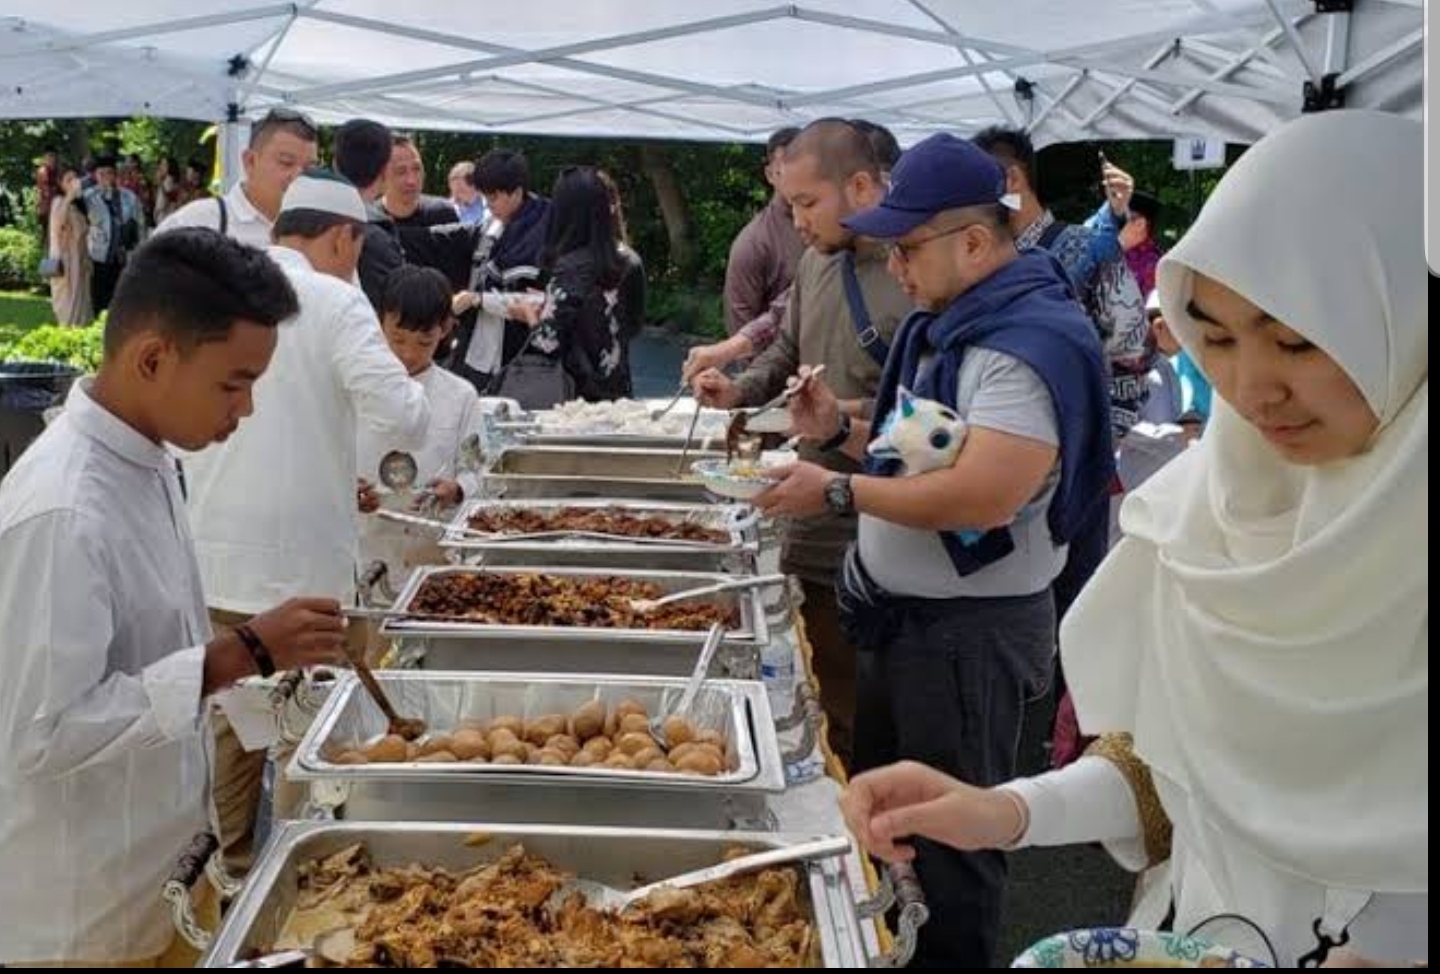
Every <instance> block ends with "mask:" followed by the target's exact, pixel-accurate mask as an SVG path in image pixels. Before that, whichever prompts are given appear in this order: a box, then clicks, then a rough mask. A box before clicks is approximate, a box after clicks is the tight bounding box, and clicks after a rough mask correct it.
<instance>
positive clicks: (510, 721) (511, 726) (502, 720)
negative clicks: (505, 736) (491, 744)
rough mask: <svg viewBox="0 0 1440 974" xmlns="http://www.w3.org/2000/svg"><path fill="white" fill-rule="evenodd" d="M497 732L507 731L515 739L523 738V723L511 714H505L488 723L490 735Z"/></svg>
mask: <svg viewBox="0 0 1440 974" xmlns="http://www.w3.org/2000/svg"><path fill="white" fill-rule="evenodd" d="M497 730H508V731H509V732H510V733H512V734H514V735H515V736H516V737H523V736H524V735H525V721H523V720H521V719H520V718H519V717H516V716H514V715H513V714H505V715H504V716H501V717H496V718H495V719H494V720H492V721H490V733H492V734H493V733H495V732H496V731H497Z"/></svg>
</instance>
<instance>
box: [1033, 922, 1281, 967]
mask: <svg viewBox="0 0 1440 974" xmlns="http://www.w3.org/2000/svg"><path fill="white" fill-rule="evenodd" d="M1010 966H1011V967H1268V966H1269V965H1267V964H1262V963H1260V962H1259V961H1255V960H1251V959H1250V958H1248V957H1242V956H1240V955H1239V954H1237V953H1235V952H1234V951H1233V950H1229V949H1227V948H1224V947H1216V946H1215V945H1213V944H1211V943H1209V942H1207V941H1204V940H1197V939H1195V938H1193V937H1182V936H1180V935H1179V934H1170V933H1153V932H1150V931H1147V930H1130V929H1126V928H1108V929H1092V930H1074V931H1071V932H1070V933H1062V934H1058V935H1057V936H1054V937H1050V938H1049V939H1048V940H1042V941H1041V942H1040V943H1038V944H1036V945H1035V946H1034V947H1031V948H1030V949H1029V950H1027V951H1026V952H1025V953H1023V954H1021V955H1020V957H1019V958H1017V959H1016V961H1015V963H1013V964H1011V965H1010Z"/></svg>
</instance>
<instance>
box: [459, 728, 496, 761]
mask: <svg viewBox="0 0 1440 974" xmlns="http://www.w3.org/2000/svg"><path fill="white" fill-rule="evenodd" d="M450 750H451V751H452V752H454V754H455V756H456V757H457V758H459V759H460V760H462V761H473V760H475V759H476V758H489V757H490V741H489V740H488V739H487V738H486V737H485V736H484V735H483V734H481V733H480V732H479V731H475V730H462V731H460V732H458V733H457V734H456V735H455V736H454V737H452V738H451V739H450Z"/></svg>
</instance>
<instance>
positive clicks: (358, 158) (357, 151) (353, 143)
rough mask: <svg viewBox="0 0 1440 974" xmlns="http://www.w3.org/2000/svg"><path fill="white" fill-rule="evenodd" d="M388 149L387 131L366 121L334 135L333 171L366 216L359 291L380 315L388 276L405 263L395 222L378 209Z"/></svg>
mask: <svg viewBox="0 0 1440 974" xmlns="http://www.w3.org/2000/svg"><path fill="white" fill-rule="evenodd" d="M392 146H393V137H392V135H391V133H390V130H389V129H388V128H386V127H385V126H384V125H381V124H380V123H379V122H372V121H371V120H370V119H368V118H355V119H351V120H350V121H348V122H346V123H345V124H344V125H342V126H340V128H339V129H337V130H336V132H335V171H336V172H338V173H340V175H342V176H344V177H345V178H346V179H348V180H350V182H352V183H354V184H355V188H356V189H358V190H359V191H360V197H361V199H363V200H364V201H365V207H366V211H367V212H368V213H369V215H370V222H369V223H368V224H366V226H365V248H364V250H362V251H361V252H360V269H359V276H360V287H361V289H362V290H363V291H364V292H365V297H367V298H369V299H370V304H371V306H372V307H374V308H375V313H376V314H379V313H380V304H381V302H382V301H383V300H384V298H385V285H386V283H387V282H388V281H389V280H390V274H391V273H392V272H393V271H394V270H395V268H397V267H400V266H401V265H402V264H404V263H405V249H404V247H403V246H402V245H401V243H400V236H399V234H398V233H397V231H396V228H395V221H394V220H392V219H391V218H390V216H389V214H387V213H386V212H385V210H384V208H383V207H381V205H380V198H381V196H382V195H383V194H384V192H385V170H386V168H387V167H388V166H389V164H390V153H391V151H392Z"/></svg>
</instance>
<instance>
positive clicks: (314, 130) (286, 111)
mask: <svg viewBox="0 0 1440 974" xmlns="http://www.w3.org/2000/svg"><path fill="white" fill-rule="evenodd" d="M269 125H299V126H300V127H302V128H304V129H305V130H306V131H308V132H309V133H310V134H311V135H312V136H316V137H318V136H319V135H320V126H318V125H316V124H315V119H313V118H311V117H310V116H309V115H306V114H305V113H304V112H302V111H298V110H296V109H294V108H286V107H284V106H283V105H276V106H275V107H274V108H272V109H270V110H269V111H268V112H266V113H265V116H264V117H263V118H261V119H260V121H258V122H256V123H255V130H256V131H257V132H258V131H259V130H261V129H263V128H265V127H267V126H269Z"/></svg>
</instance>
